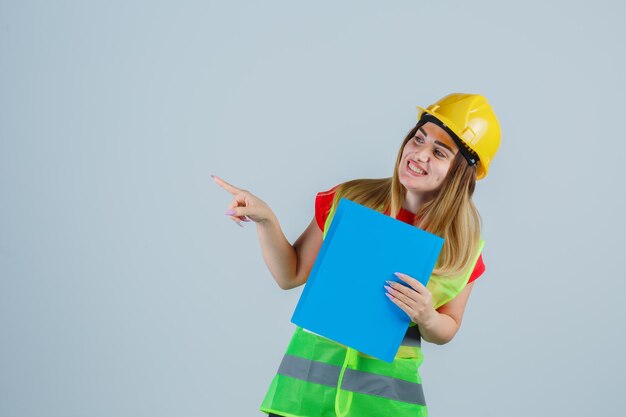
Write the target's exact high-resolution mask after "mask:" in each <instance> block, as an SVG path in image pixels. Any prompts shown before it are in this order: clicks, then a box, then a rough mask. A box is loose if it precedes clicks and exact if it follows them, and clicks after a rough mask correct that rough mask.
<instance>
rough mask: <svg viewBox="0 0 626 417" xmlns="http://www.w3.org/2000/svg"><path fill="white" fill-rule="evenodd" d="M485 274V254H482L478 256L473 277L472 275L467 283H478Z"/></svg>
mask: <svg viewBox="0 0 626 417" xmlns="http://www.w3.org/2000/svg"><path fill="white" fill-rule="evenodd" d="M483 272H485V262H484V261H483V254H482V253H481V254H480V255H479V256H478V260H477V261H476V265H474V270H473V271H472V275H470V278H469V280H468V281H467V283H468V284H469V283H470V282H474V281H476V280H477V279H478V278H479V277H480V276H481V275H482V274H483Z"/></svg>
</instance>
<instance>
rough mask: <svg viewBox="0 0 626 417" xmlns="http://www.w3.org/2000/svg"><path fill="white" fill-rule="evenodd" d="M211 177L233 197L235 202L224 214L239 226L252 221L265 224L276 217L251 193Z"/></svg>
mask: <svg viewBox="0 0 626 417" xmlns="http://www.w3.org/2000/svg"><path fill="white" fill-rule="evenodd" d="M211 177H213V179H214V180H215V182H216V183H217V184H218V185H219V186H220V187H222V188H223V189H225V190H226V191H228V192H229V193H230V194H231V195H232V196H233V200H232V201H231V202H230V204H229V205H228V210H227V211H226V213H224V214H226V215H228V216H230V218H231V219H232V220H233V221H234V222H235V223H237V224H238V225H240V226H241V222H242V221H244V222H247V221H250V220H252V221H253V222H255V223H263V222H266V221H268V220H270V219H272V218H274V217H275V216H274V212H272V209H270V207H269V206H268V205H267V204H266V203H265V202H264V201H263V200H261V199H260V198H258V197H256V196H255V195H254V194H252V193H251V192H249V191H246V190H242V189H241V188H237V187H235V186H234V185H231V184H229V183H227V182H226V181H224V180H223V179H221V178H219V177H217V176H215V175H211Z"/></svg>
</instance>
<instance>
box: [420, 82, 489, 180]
mask: <svg viewBox="0 0 626 417" xmlns="http://www.w3.org/2000/svg"><path fill="white" fill-rule="evenodd" d="M417 108H418V109H419V112H418V119H422V117H423V116H425V115H426V114H430V115H432V116H434V117H435V118H436V119H438V120H439V121H440V122H441V123H443V125H444V126H442V127H443V128H444V129H445V128H446V127H447V129H446V130H449V131H448V133H450V131H451V132H452V133H454V134H453V135H451V136H452V138H453V139H454V140H455V141H457V145H459V149H460V150H461V151H462V153H463V155H464V156H465V157H466V159H468V162H469V163H470V164H471V163H472V162H471V158H470V157H468V155H467V151H466V150H464V149H463V145H464V146H465V147H466V148H468V149H469V150H471V151H472V152H473V153H474V154H475V155H476V156H477V157H478V161H477V163H478V166H477V172H476V179H477V180H479V179H482V178H484V177H485V176H486V175H487V171H488V170H489V164H490V163H491V160H492V159H493V157H494V156H495V154H496V152H497V151H498V147H499V146H500V123H498V119H497V118H496V114H495V113H494V111H493V108H492V107H491V105H490V104H489V103H488V102H487V99H486V98H485V97H483V96H481V95H478V94H462V93H454V94H450V95H447V96H445V97H444V98H442V99H440V100H439V101H437V102H435V103H434V104H431V105H430V106H428V107H427V108H426V109H423V108H421V107H419V106H417ZM455 135H456V136H457V137H456V138H455V137H454V136H455ZM458 140H460V141H461V142H462V143H458Z"/></svg>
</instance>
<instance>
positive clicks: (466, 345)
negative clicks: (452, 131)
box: [0, 0, 626, 417]
mask: <svg viewBox="0 0 626 417" xmlns="http://www.w3.org/2000/svg"><path fill="white" fill-rule="evenodd" d="M625 18H626V8H625V6H624V2H621V1H617V0H616V1H597V2H588V1H584V2H583V1H553V2H550V1H524V2H501V1H480V0H478V1H472V2H466V1H455V2H451V1H428V2H427V1H397V2H387V3H386V4H383V3H382V2H373V1H346V2H314V3H311V2H296V1H266V2H253V1H247V2H243V1H233V2H225V1H222V2H212V1H209V2H207V1H196V2H191V1H185V2H181V1H177V2H173V1H172V2H165V1H144V2H138V1H55V2H50V1H13V2H9V1H4V0H3V1H0V31H1V34H0V191H1V198H0V338H1V339H0V416H1V417H26V416H28V417H35V416H42V417H43V416H46V417H48V416H59V417H61V416H63V417H69V416H90V417H92V416H93V417H96V416H102V417H105V416H106V417H110V416H150V417H156V416H186V417H187V416H189V417H192V416H257V415H259V416H260V415H261V413H260V412H259V411H258V407H259V405H260V402H261V400H262V398H263V396H264V394H265V391H266V389H267V387H268V384H269V383H270V380H271V379H272V376H273V375H274V373H275V371H276V369H277V367H278V365H279V363H280V359H281V357H282V355H283V353H284V351H285V347H286V346H287V343H288V342H289V339H290V337H291V333H292V331H293V329H294V326H293V325H292V324H291V323H290V321H289V320H290V318H291V314H292V312H293V309H294V307H295V305H296V303H297V300H298V297H299V295H300V292H301V289H302V288H298V289H295V290H291V291H282V290H280V289H279V288H278V286H277V285H276V284H275V282H274V281H273V279H272V277H271V275H270V273H269V271H268V270H267V268H266V266H265V264H264V262H263V259H262V256H261V253H260V250H259V244H258V241H257V235H256V230H255V225H254V224H251V223H248V224H245V227H244V228H239V227H237V226H236V225H235V224H234V223H233V222H232V221H231V220H229V219H228V218H227V217H226V216H224V215H223V212H224V210H226V206H227V204H228V203H229V202H230V195H229V194H228V193H226V192H225V191H224V190H222V189H221V188H219V187H218V186H217V185H216V184H215V183H213V181H212V180H211V178H210V174H217V175H220V176H222V177H223V178H224V179H226V180H227V181H230V182H232V183H233V184H235V185H237V186H240V187H242V188H245V189H248V190H250V191H251V192H253V193H255V194H256V195H258V196H259V197H260V198H262V199H263V200H264V201H266V202H267V203H268V204H269V205H270V206H271V207H272V209H273V210H274V211H275V213H276V214H277V216H278V219H279V220H280V223H281V226H282V228H283V230H284V232H285V235H286V236H287V238H288V239H289V240H290V241H291V242H293V241H294V240H295V239H296V238H297V237H298V236H299V235H300V233H301V232H302V231H303V230H304V228H305V227H306V226H307V225H308V223H309V222H310V221H311V219H312V218H313V213H314V211H313V210H314V205H313V204H314V197H315V194H316V193H317V192H318V191H322V190H327V189H329V188H331V187H332V186H334V185H336V184H338V183H340V182H342V181H346V180H349V179H353V178H380V177H388V176H390V175H391V173H392V170H393V163H394V160H395V155H396V152H397V150H398V147H399V146H400V143H401V141H402V139H403V137H404V135H405V134H406V133H407V132H408V130H409V129H410V128H411V127H412V126H413V125H414V123H415V122H416V109H415V106H416V105H422V106H425V105H428V104H430V103H432V102H433V101H435V100H437V99H438V98H440V97H442V96H444V95H446V94H448V93H451V92H455V91H462V92H473V93H481V94H484V95H485V96H486V97H488V99H489V101H490V102H491V104H492V105H493V106H494V108H495V110H496V112H497V114H498V116H499V119H500V121H501V125H502V131H503V137H502V146H501V148H500V151H499V153H498V155H497V157H496V159H495V161H494V162H493V164H492V166H491V170H490V172H489V176H488V177H487V178H486V179H485V180H483V181H480V182H479V183H478V184H477V190H476V194H475V201H476V205H477V207H478V209H479V211H480V213H481V215H482V218H483V226H484V229H483V235H484V239H485V241H486V246H485V249H484V259H485V263H486V266H487V270H486V272H485V274H484V275H483V276H482V277H481V278H480V280H479V281H478V282H477V283H476V285H475V287H474V291H473V293H472V295H471V297H470V301H469V304H468V307H467V310H466V313H465V317H464V321H463V326H462V328H461V331H460V332H459V333H458V334H457V336H456V338H455V339H454V340H453V341H452V342H451V343H450V344H448V345H444V346H435V345H428V344H427V345H426V346H425V348H424V351H425V355H426V361H425V363H424V365H423V368H422V376H423V379H424V390H425V394H426V398H427V402H428V404H429V407H430V413H431V415H432V416H460V415H463V416H526V415H531V414H532V415H539V416H542V415H545V416H550V415H567V416H571V417H573V416H588V415H617V414H619V411H620V410H622V408H623V404H622V402H621V398H622V397H623V395H622V390H623V388H624V386H625V385H626V380H625V379H626V378H625V376H624V375H625V373H626V369H625V366H624V365H625V360H624V356H623V352H624V351H625V350H626V342H625V337H624V333H623V330H624V323H623V319H624V318H625V317H626V315H625V314H624V313H625V312H624V308H623V307H622V306H623V305H624V302H623V298H624V293H625V290H626V279H625V278H626V274H625V273H624V262H623V261H624V255H623V251H624V249H625V248H626V244H625V243H626V242H625V241H624V240H625V238H624V236H625V234H626V230H625V229H626V228H625V220H624V212H626V205H625V202H624V196H625V192H624V182H623V179H624V175H623V170H624V168H623V164H624V163H623V161H624V155H625V151H626V146H625V145H624V139H623V137H624V126H623V121H624V116H623V111H624V97H625V93H626V88H625V87H626V82H625V77H624V74H625V73H626V60H625V56H624V52H623V51H624V49H623V45H624V42H625V41H626V36H625V35H626V29H625V27H624V24H623V22H624V19H625ZM349 296H350V294H346V297H349Z"/></svg>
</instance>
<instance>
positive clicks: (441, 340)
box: [418, 311, 460, 345]
mask: <svg viewBox="0 0 626 417" xmlns="http://www.w3.org/2000/svg"><path fill="white" fill-rule="evenodd" d="M418 326H419V329H420V335H421V336H422V338H423V339H424V340H426V341H427V342H431V343H435V344H437V345H443V344H445V343H448V342H449V341H450V340H452V338H453V337H454V335H455V334H456V332H457V331H458V330H459V327H460V323H457V322H456V321H455V320H454V319H453V318H452V317H450V316H448V315H447V314H444V313H439V312H437V311H435V315H434V316H433V317H432V319H431V320H429V322H428V323H423V324H418Z"/></svg>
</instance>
